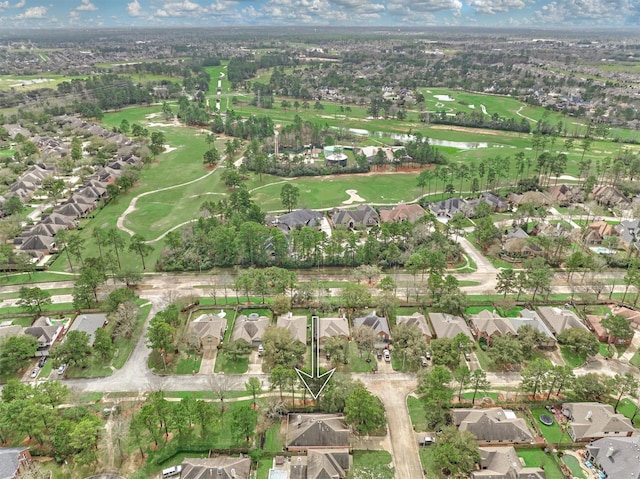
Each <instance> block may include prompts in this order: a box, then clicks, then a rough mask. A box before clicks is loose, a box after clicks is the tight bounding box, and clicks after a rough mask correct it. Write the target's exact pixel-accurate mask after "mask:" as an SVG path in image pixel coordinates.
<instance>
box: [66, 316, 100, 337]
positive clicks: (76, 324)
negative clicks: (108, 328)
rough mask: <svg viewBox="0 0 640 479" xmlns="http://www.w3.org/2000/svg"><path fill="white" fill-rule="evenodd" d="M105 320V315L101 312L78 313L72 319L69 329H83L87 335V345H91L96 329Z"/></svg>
mask: <svg viewBox="0 0 640 479" xmlns="http://www.w3.org/2000/svg"><path fill="white" fill-rule="evenodd" d="M106 322H107V315H106V314H103V313H94V314H88V313H87V314H79V315H78V316H76V317H75V319H74V320H73V323H72V324H71V327H70V328H69V331H84V332H85V333H87V334H88V335H89V345H93V340H94V339H95V337H96V331H97V330H98V329H100V328H102V327H103V326H104V325H105V323H106Z"/></svg>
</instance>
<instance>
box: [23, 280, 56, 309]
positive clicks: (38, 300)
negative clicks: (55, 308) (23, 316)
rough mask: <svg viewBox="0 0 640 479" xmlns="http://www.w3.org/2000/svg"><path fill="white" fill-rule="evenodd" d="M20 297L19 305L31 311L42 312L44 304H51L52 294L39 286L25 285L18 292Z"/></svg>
mask: <svg viewBox="0 0 640 479" xmlns="http://www.w3.org/2000/svg"><path fill="white" fill-rule="evenodd" d="M18 295H19V297H20V299H19V300H18V306H20V307H21V308H25V309H27V310H28V311H29V312H31V313H41V312H42V307H43V306H48V305H50V304H51V294H50V293H49V292H48V291H44V290H42V289H40V288H38V287H34V288H28V287H26V286H23V287H21V288H20V291H19V292H18Z"/></svg>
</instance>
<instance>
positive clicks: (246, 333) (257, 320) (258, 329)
mask: <svg viewBox="0 0 640 479" xmlns="http://www.w3.org/2000/svg"><path fill="white" fill-rule="evenodd" d="M270 323H271V321H270V320H269V318H267V317H266V316H260V315H259V314H257V313H251V314H249V316H246V315H244V314H242V315H240V316H238V317H237V318H236V322H235V324H234V326H233V332H232V333H231V339H232V340H233V341H237V340H238V339H244V340H245V341H247V342H248V343H249V344H251V345H252V346H256V347H257V346H259V345H260V343H261V342H262V336H264V332H265V331H266V330H267V328H268V327H269V324H270Z"/></svg>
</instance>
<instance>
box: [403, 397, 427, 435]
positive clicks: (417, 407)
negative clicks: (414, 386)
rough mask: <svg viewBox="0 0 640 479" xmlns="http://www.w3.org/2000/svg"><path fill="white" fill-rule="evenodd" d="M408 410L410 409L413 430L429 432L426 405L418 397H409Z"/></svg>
mask: <svg viewBox="0 0 640 479" xmlns="http://www.w3.org/2000/svg"><path fill="white" fill-rule="evenodd" d="M407 408H408V409H409V417H410V418H411V424H413V430H414V431H416V432H426V431H427V419H426V415H425V412H424V403H423V402H422V401H421V400H420V399H419V398H416V397H413V396H409V397H407Z"/></svg>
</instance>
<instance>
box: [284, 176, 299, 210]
mask: <svg viewBox="0 0 640 479" xmlns="http://www.w3.org/2000/svg"><path fill="white" fill-rule="evenodd" d="M299 197H300V190H299V189H298V187H297V186H294V185H292V184H291V183H285V184H284V185H282V188H281V189H280V200H281V201H282V206H284V207H285V208H286V209H287V211H289V212H291V210H293V209H294V208H295V207H296V205H297V204H298V198H299Z"/></svg>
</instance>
